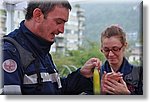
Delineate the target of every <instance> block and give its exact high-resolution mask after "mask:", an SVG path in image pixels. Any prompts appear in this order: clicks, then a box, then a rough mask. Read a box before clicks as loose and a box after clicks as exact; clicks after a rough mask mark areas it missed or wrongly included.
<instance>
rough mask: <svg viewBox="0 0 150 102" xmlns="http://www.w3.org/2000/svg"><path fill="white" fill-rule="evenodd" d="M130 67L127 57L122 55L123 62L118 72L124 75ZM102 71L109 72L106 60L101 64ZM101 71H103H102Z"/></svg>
mask: <svg viewBox="0 0 150 102" xmlns="http://www.w3.org/2000/svg"><path fill="white" fill-rule="evenodd" d="M131 69H132V65H131V64H130V63H129V62H128V61H127V59H126V58H125V57H124V58H123V63H122V65H121V67H120V68H119V70H118V72H121V73H123V74H124V75H126V74H128V73H129V72H130V71H131ZM102 71H106V72H107V73H108V72H111V68H110V65H109V63H108V61H105V63H104V64H103V66H102ZM102 73H103V72H102Z"/></svg>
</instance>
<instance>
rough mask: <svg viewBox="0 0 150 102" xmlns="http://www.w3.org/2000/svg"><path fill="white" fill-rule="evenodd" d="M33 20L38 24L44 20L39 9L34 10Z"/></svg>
mask: <svg viewBox="0 0 150 102" xmlns="http://www.w3.org/2000/svg"><path fill="white" fill-rule="evenodd" d="M33 19H34V20H35V21H36V22H38V23H39V22H41V20H42V19H44V15H43V13H42V11H41V9H39V8H36V9H34V11H33Z"/></svg>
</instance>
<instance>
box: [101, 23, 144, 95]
mask: <svg viewBox="0 0 150 102" xmlns="http://www.w3.org/2000/svg"><path fill="white" fill-rule="evenodd" d="M126 47H127V42H126V34H125V32H124V31H123V29H122V28H120V27H119V26H118V25H112V26H110V27H108V28H106V29H105V30H104V31H103V32H102V33H101V51H102V52H103V53H104V55H105V57H106V59H107V60H106V61H105V63H104V64H103V65H102V67H101V76H102V78H101V93H102V94H117V95H119V94H124V95H129V94H143V69H142V67H138V66H133V65H131V64H130V63H129V62H128V61H127V59H126V58H125V56H124V52H125V48H126Z"/></svg>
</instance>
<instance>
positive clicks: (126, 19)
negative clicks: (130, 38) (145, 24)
mask: <svg viewBox="0 0 150 102" xmlns="http://www.w3.org/2000/svg"><path fill="white" fill-rule="evenodd" d="M80 6H81V8H83V9H85V17H86V21H85V26H86V27H85V33H84V34H85V35H84V37H85V38H86V39H89V40H91V41H98V42H99V37H100V32H102V31H103V30H104V28H106V27H107V26H108V25H111V24H119V25H121V26H122V27H123V28H124V29H125V31H126V32H127V33H132V32H138V33H137V34H138V35H139V34H140V28H141V27H142V25H141V20H140V9H139V8H140V7H141V6H140V4H135V3H124V4H123V3H122V4H120V3H82V4H80ZM138 35H137V36H138Z"/></svg>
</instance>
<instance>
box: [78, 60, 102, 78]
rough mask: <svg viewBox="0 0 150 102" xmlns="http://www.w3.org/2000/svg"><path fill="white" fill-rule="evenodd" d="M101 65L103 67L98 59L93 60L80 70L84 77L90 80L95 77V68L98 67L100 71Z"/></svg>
mask: <svg viewBox="0 0 150 102" xmlns="http://www.w3.org/2000/svg"><path fill="white" fill-rule="evenodd" d="M100 65H101V62H100V60H99V59H98V58H91V59H89V60H88V61H87V62H86V63H85V64H84V66H83V67H82V68H81V69H80V73H81V74H82V75H83V76H84V77H86V78H90V77H92V76H93V70H94V68H95V67H97V68H98V70H100Z"/></svg>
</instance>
